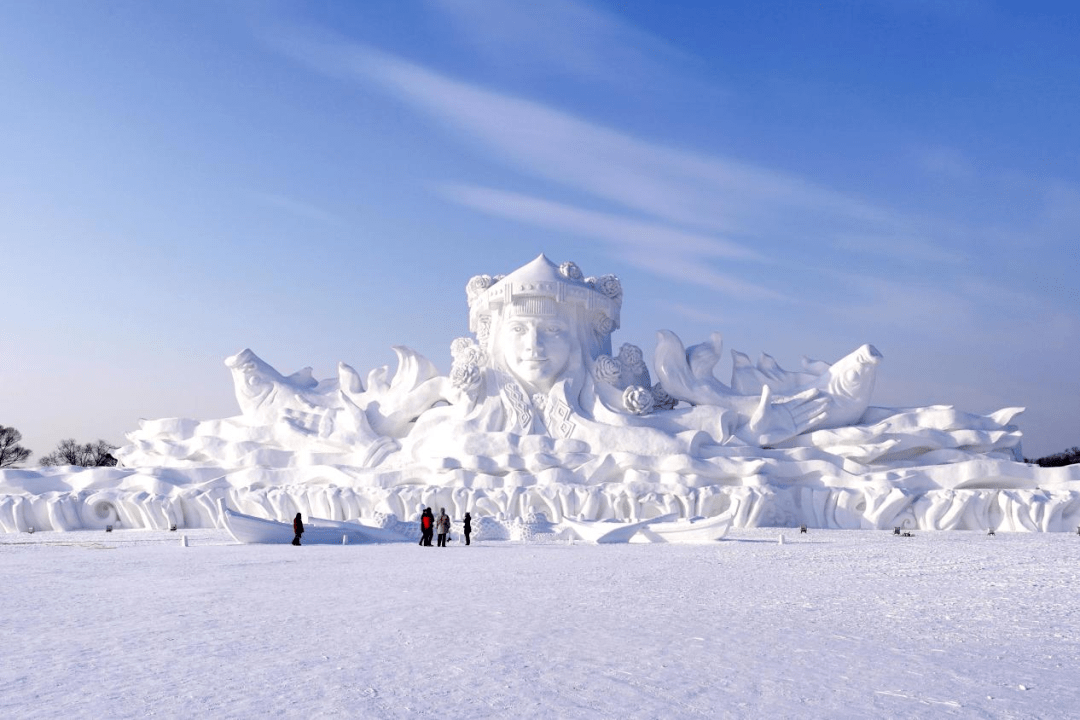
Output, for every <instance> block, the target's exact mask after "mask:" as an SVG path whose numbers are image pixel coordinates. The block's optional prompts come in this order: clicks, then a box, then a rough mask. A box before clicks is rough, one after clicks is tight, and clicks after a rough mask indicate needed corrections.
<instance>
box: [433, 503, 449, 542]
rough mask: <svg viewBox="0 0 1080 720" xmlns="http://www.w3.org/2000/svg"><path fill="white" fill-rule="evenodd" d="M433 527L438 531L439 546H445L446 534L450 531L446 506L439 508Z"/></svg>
mask: <svg viewBox="0 0 1080 720" xmlns="http://www.w3.org/2000/svg"><path fill="white" fill-rule="evenodd" d="M435 529H436V530H438V531H439V547H446V534H447V533H448V532H450V516H449V515H447V514H446V508H439V517H437V518H435Z"/></svg>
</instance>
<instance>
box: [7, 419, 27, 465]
mask: <svg viewBox="0 0 1080 720" xmlns="http://www.w3.org/2000/svg"><path fill="white" fill-rule="evenodd" d="M20 440H22V433H21V432H19V431H18V430H16V429H15V428H13V427H4V426H3V425H0V468H5V467H11V466H13V465H16V464H18V463H21V462H22V461H23V460H25V459H26V458H28V457H30V455H31V453H30V451H29V450H27V449H26V448H24V447H21V446H20V445H19V441H20Z"/></svg>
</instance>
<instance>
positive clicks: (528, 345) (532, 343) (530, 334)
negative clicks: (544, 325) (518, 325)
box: [524, 328, 544, 357]
mask: <svg viewBox="0 0 1080 720" xmlns="http://www.w3.org/2000/svg"><path fill="white" fill-rule="evenodd" d="M524 350H525V354H526V356H528V357H541V356H543V354H544V345H543V343H541V342H540V333H539V332H537V330H536V328H529V329H528V330H527V331H526V332H525V346H524Z"/></svg>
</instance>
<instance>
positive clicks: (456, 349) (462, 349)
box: [450, 337, 487, 365]
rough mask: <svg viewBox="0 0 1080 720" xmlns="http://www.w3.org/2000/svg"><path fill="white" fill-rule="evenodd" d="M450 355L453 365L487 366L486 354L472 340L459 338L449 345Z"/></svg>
mask: <svg viewBox="0 0 1080 720" xmlns="http://www.w3.org/2000/svg"><path fill="white" fill-rule="evenodd" d="M450 354H451V355H452V356H453V358H454V363H455V364H462V365H487V354H486V353H485V352H484V351H483V349H481V347H480V346H479V345H477V344H476V341H474V340H473V339H472V338H467V337H459V338H457V339H456V340H454V342H452V343H450Z"/></svg>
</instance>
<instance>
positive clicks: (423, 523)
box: [420, 508, 435, 547]
mask: <svg viewBox="0 0 1080 720" xmlns="http://www.w3.org/2000/svg"><path fill="white" fill-rule="evenodd" d="M434 532H435V517H434V516H433V515H432V514H431V508H424V512H422V513H420V544H421V545H423V546H425V547H431V535H432V533H434Z"/></svg>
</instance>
